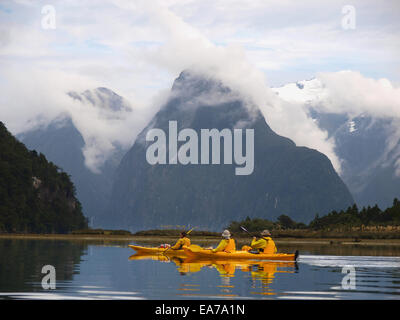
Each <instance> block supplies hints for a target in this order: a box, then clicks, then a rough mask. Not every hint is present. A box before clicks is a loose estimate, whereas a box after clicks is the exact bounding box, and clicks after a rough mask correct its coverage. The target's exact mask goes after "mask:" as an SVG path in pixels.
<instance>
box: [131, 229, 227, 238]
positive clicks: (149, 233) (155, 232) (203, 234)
mask: <svg viewBox="0 0 400 320" xmlns="http://www.w3.org/2000/svg"><path fill="white" fill-rule="evenodd" d="M182 231H185V229H179V230H177V229H164V230H159V229H154V230H142V231H138V232H136V233H135V234H134V236H168V237H179V235H180V233H181V232H182ZM186 231H188V230H186ZM190 236H201V237H220V236H221V233H220V232H212V231H202V230H193V231H192V232H191V233H190Z"/></svg>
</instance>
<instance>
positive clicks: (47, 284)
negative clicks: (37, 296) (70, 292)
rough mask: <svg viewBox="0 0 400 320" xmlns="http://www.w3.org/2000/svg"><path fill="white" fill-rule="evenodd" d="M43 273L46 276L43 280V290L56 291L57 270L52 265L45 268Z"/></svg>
mask: <svg viewBox="0 0 400 320" xmlns="http://www.w3.org/2000/svg"><path fill="white" fill-rule="evenodd" d="M42 273H44V274H46V275H45V276H44V277H43V278H42V288H43V289H45V290H49V289H52V290H54V289H55V288H56V268H54V266H52V265H50V264H47V265H45V266H43V268H42Z"/></svg>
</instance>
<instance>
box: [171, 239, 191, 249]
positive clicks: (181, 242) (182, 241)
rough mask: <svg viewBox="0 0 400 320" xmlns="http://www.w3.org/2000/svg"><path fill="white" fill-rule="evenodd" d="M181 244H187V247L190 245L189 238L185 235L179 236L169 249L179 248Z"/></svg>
mask: <svg viewBox="0 0 400 320" xmlns="http://www.w3.org/2000/svg"><path fill="white" fill-rule="evenodd" d="M183 246H187V247H189V246H190V239H189V238H187V237H184V238H180V239H179V240H178V241H177V242H176V244H175V245H174V246H173V247H171V249H173V250H180V249H182V247H183Z"/></svg>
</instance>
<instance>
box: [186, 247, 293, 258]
mask: <svg viewBox="0 0 400 320" xmlns="http://www.w3.org/2000/svg"><path fill="white" fill-rule="evenodd" d="M183 250H184V252H185V254H186V256H187V257H189V258H192V259H210V260H230V259H233V260H273V261H296V260H297V257H298V251H296V253H293V254H289V253H276V254H264V253H259V254H255V253H250V252H248V251H235V252H232V253H227V252H216V253H213V252H212V251H211V250H208V249H200V250H199V249H197V248H190V247H183Z"/></svg>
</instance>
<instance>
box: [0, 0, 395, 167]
mask: <svg viewBox="0 0 400 320" xmlns="http://www.w3.org/2000/svg"><path fill="white" fill-rule="evenodd" d="M322 3H323V5H322ZM48 5H50V7H49V6H48ZM399 62H400V2H399V1H397V0H393V1H368V0H360V1H351V2H349V1H339V0H338V1H319V0H318V1H316V0H315V1H314V0H303V1H288V0H279V1H266V0H264V1H262V0H253V1H237V0H232V1H218V0H217V1H216V0H196V1H190V0H182V1H155V0H151V1H149V0H147V1H124V0H104V1H92V0H69V1H51V0H46V1H33V0H32V1H30V0H15V1H7V0H6V1H3V0H2V1H1V2H0V120H1V121H3V122H5V123H6V125H7V127H9V129H10V130H11V131H12V132H13V133H18V132H21V131H24V130H26V129H27V128H28V127H29V125H27V121H28V120H31V119H33V118H38V117H39V118H41V119H45V120H44V121H46V120H51V119H52V118H54V117H55V116H57V114H59V112H60V111H65V110H68V111H69V112H72V113H73V111H71V110H73V109H74V108H75V111H76V105H70V103H71V101H70V99H69V98H68V97H66V96H65V94H64V93H65V92H67V91H71V90H76V91H78V92H80V91H83V90H86V89H92V88H95V87H97V86H102V87H108V88H110V89H112V90H114V91H115V92H117V93H118V94H120V95H122V96H124V97H125V98H127V99H128V100H129V102H130V103H131V104H132V106H133V108H134V111H135V112H133V114H134V115H135V119H131V121H130V122H127V124H128V125H127V126H125V127H124V128H122V129H121V132H123V136H122V137H118V134H117V133H116V132H115V130H114V131H113V130H100V131H104V132H106V133H104V132H103V133H102V134H103V135H106V136H107V137H105V138H107V139H109V140H110V141H111V142H112V141H114V140H118V139H119V140H121V141H122V142H123V143H129V141H131V138H130V139H126V136H127V133H128V132H129V130H131V132H132V136H134V135H136V134H137V133H138V132H137V131H139V130H140V129H141V128H143V126H144V125H145V123H146V121H148V119H149V118H150V117H151V116H152V115H153V114H154V112H155V110H157V106H158V105H159V104H160V101H163V98H164V97H165V95H166V92H167V90H169V89H170V87H171V85H172V82H173V80H174V79H175V78H176V77H177V76H178V75H179V73H180V71H182V70H183V69H186V68H194V69H196V68H197V69H199V71H202V72H212V73H213V74H214V75H216V76H218V77H220V78H222V79H223V80H224V81H226V82H227V84H228V85H230V86H232V87H234V88H235V89H238V90H239V91H241V92H242V93H243V94H244V95H248V96H250V97H251V98H252V99H253V100H254V101H255V102H256V103H257V104H258V105H259V106H260V108H262V110H263V112H264V115H265V116H266V118H267V122H268V116H270V121H271V123H269V124H270V125H271V127H272V128H273V129H276V130H278V129H279V128H280V129H281V132H278V133H280V134H282V135H286V136H288V137H289V138H292V139H293V140H294V141H295V142H296V143H297V144H300V145H306V146H309V147H314V148H316V149H318V150H320V151H322V152H324V153H325V154H327V155H328V156H329V157H330V159H331V160H332V162H333V163H334V165H335V163H336V165H335V167H336V168H339V166H340V165H339V163H338V162H339V160H338V159H335V155H334V151H333V150H334V141H328V140H327V136H326V134H325V133H324V132H321V131H320V130H319V129H318V128H316V127H315V125H314V124H312V123H311V121H310V119H308V118H307V114H305V113H304V112H303V111H301V110H297V109H296V110H297V111H295V113H296V112H297V120H295V119H294V118H293V116H290V113H291V112H292V110H294V109H293V106H291V105H289V104H286V103H283V102H282V101H278V100H276V99H275V97H272V93H271V92H265V91H266V90H265V88H268V87H277V86H281V85H284V84H285V83H288V82H295V81H298V80H303V79H310V78H314V77H316V76H317V75H318V74H328V75H329V74H334V75H337V74H339V75H342V74H343V73H338V72H340V71H342V70H349V71H351V72H353V73H351V75H352V76H351V79H352V80H351V81H350V83H353V82H352V81H355V82H357V83H359V82H360V83H361V84H362V83H366V82H368V84H369V85H368V88H367V87H364V86H362V85H360V86H361V89H360V90H361V91H360V95H362V94H363V93H362V92H363V91H362V90H363V89H362V88H367V89H368V90H371V88H370V87H371V86H370V85H371V83H372V84H373V83H375V81H381V79H383V78H384V79H385V81H384V85H383V87H382V88H386V89H387V88H389V89H390V90H392V91H390V92H388V91H387V90H386V89H385V90H386V91H385V93H384V94H385V97H390V98H388V99H389V100H390V101H389V102H388V105H389V107H390V108H392V109H393V105H395V104H396V103H395V101H393V99H394V98H393V97H397V98H398V97H399V89H398V88H399V83H400V63H399ZM354 74H356V75H357V76H354ZM335 77H336V76H334V77H328V76H325V77H321V78H324V79H328V78H329V79H330V80H329V81H330V83H332V81H331V80H332V79H337V81H339V82H340V81H341V78H340V76H339V77H336V78H335ZM346 77H347V76H346ZM346 79H347V78H346ZM359 80H360V81H359ZM376 83H378V84H382V83H383V82H376ZM373 87H374V86H373ZM335 88H336V87H335ZM343 90H348V87H345V88H343ZM378 91H379V90H378ZM336 94H338V95H340V94H341V92H340V91H339V92H336ZM356 99H357V97H356ZM378 100H379V99H378ZM349 103H350V104H351V103H352V100H350V101H349ZM263 105H264V109H263ZM268 106H269V107H270V108H271V109H268ZM384 107H385V106H380V108H384ZM291 108H292V109H291ZM342 109H343V108H342ZM342 109H341V110H342ZM392 109H390V110H392ZM88 119H89V118H88ZM80 120H81V126H82V128H83V127H85V126H86V127H88V126H89V122H86V123H85V124H84V121H82V119H80ZM88 121H89V120H88ZM296 121H297V122H296ZM29 123H34V122H32V120H31V122H29ZM104 125H109V124H104ZM119 126H120V125H119ZM120 127H121V126H120ZM99 128H101V124H99V123H98V124H97V125H96V126H94V127H93V128H86V130H87V132H86V133H87V135H88V136H90V135H95V134H100V132H99ZM278 131H279V130H278ZM110 132H112V133H110ZM299 132H302V133H301V134H299ZM128 140H129V141H128ZM121 141H120V142H121ZM106 149H107V148H106ZM103 151H104V150H103ZM104 152H105V151H104Z"/></svg>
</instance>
